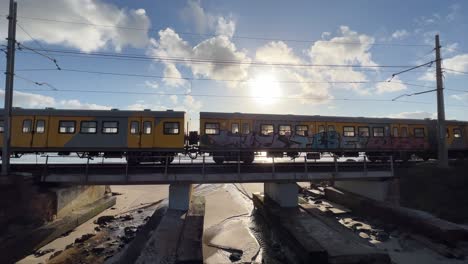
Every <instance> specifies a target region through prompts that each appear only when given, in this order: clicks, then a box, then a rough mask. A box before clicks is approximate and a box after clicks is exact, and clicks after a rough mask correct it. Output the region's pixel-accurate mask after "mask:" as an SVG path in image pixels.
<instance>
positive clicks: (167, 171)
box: [41, 153, 394, 183]
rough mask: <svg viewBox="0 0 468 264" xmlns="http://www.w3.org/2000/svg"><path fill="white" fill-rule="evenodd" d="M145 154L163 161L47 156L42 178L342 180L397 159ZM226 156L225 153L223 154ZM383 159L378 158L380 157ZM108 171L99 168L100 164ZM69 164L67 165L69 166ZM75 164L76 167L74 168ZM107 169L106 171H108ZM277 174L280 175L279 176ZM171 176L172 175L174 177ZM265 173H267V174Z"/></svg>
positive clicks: (383, 168) (388, 169)
mask: <svg viewBox="0 0 468 264" xmlns="http://www.w3.org/2000/svg"><path fill="white" fill-rule="evenodd" d="M145 157H146V158H154V159H157V160H160V161H162V162H145V163H142V164H139V165H132V164H129V163H128V162H125V161H122V160H121V161H120V162H115V161H114V162H105V160H104V159H102V161H100V162H99V161H97V160H95V159H93V158H90V157H88V158H85V159H84V162H83V163H79V164H76V163H75V164H73V166H72V164H65V163H63V162H59V163H56V162H54V161H56V160H57V159H63V156H53V155H47V156H45V162H44V164H43V169H42V173H41V176H42V179H43V180H44V181H45V180H46V177H48V176H49V175H50V173H49V169H53V170H54V174H57V171H63V175H64V177H66V175H67V171H72V172H73V174H74V175H77V174H80V175H81V176H80V178H81V179H80V181H81V182H82V183H87V182H89V176H90V174H92V175H96V174H100V173H102V174H108V173H114V174H118V175H123V176H124V179H125V181H129V179H130V177H131V176H132V175H137V174H139V173H140V174H141V171H151V173H153V174H155V175H158V176H159V177H160V178H161V179H168V180H169V179H171V180H175V181H177V180H178V178H179V180H180V179H181V178H185V177H183V176H184V175H186V174H192V175H198V177H200V179H202V180H203V179H205V178H210V175H215V174H231V175H237V178H238V179H239V180H241V179H242V176H243V175H244V174H254V173H256V174H263V175H265V174H269V175H270V176H271V178H281V179H282V178H283V176H284V175H286V174H291V173H293V174H294V178H292V179H291V180H307V179H309V178H310V177H309V176H310V175H313V174H317V173H327V175H331V176H330V177H329V178H328V180H330V181H331V182H334V181H336V180H341V178H340V176H341V175H343V174H345V173H348V172H351V171H352V172H359V175H360V176H361V177H364V178H365V177H367V176H368V175H369V173H375V172H376V171H386V172H387V173H386V175H389V176H391V177H394V160H393V157H392V156H373V157H372V158H373V160H374V161H373V162H370V161H369V159H368V158H367V157H366V156H365V155H363V156H360V157H358V158H357V159H350V158H348V159H346V158H344V159H345V160H343V158H339V157H337V156H334V155H330V156H329V157H328V158H326V159H325V161H317V160H308V159H307V157H306V156H299V157H296V158H294V159H292V158H278V157H276V158H275V157H268V156H267V155H265V154H261V155H257V156H255V158H256V161H255V162H254V163H252V164H244V163H243V162H242V160H241V158H240V155H239V156H238V157H237V159H236V160H233V161H228V162H225V163H223V164H216V163H215V162H214V161H213V158H214V157H217V154H216V153H215V154H214V156H213V155H211V156H210V155H200V156H199V157H197V158H196V159H190V158H188V157H186V156H176V157H175V158H174V161H173V162H172V163H170V162H169V161H170V160H171V157H169V156H145ZM220 157H221V156H220ZM223 157H224V156H223ZM379 159H380V161H375V160H379ZM99 165H102V167H103V168H104V169H105V171H102V170H99V169H100V166H99ZM67 166H68V167H67ZM72 167H74V168H75V169H72ZM106 171H107V172H106ZM277 176H278V177H277ZM171 177H172V178H171ZM265 177H266V176H265Z"/></svg>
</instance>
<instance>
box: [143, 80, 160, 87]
mask: <svg viewBox="0 0 468 264" xmlns="http://www.w3.org/2000/svg"><path fill="white" fill-rule="evenodd" d="M145 86H146V87H149V88H153V89H158V88H159V83H158V82H155V81H145Z"/></svg>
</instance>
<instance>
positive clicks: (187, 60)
mask: <svg viewBox="0 0 468 264" xmlns="http://www.w3.org/2000/svg"><path fill="white" fill-rule="evenodd" d="M39 51H47V52H51V53H64V54H77V55H83V56H102V57H113V58H132V59H141V60H157V61H164V62H179V63H210V64H228V65H263V66H282V67H330V68H333V67H337V68H348V67H349V68H410V67H415V66H414V65H362V64H314V63H279V62H271V63H270V62H261V61H238V60H216V59H209V58H184V57H165V56H148V55H142V54H125V53H104V52H81V51H72V50H51V49H46V50H39Z"/></svg>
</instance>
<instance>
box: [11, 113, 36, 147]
mask: <svg viewBox="0 0 468 264" xmlns="http://www.w3.org/2000/svg"><path fill="white" fill-rule="evenodd" d="M33 122H34V121H33V116H17V117H16V118H13V120H12V126H11V135H12V136H11V145H12V146H13V147H22V148H30V147H31V143H32V141H31V140H32V130H33Z"/></svg>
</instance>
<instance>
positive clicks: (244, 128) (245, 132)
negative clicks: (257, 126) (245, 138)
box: [242, 123, 250, 135]
mask: <svg viewBox="0 0 468 264" xmlns="http://www.w3.org/2000/svg"><path fill="white" fill-rule="evenodd" d="M242 134H243V135H248V134H250V125H249V123H242Z"/></svg>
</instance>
